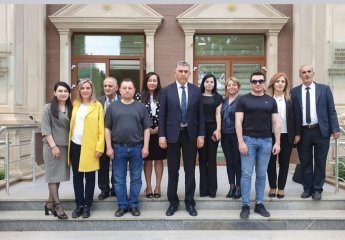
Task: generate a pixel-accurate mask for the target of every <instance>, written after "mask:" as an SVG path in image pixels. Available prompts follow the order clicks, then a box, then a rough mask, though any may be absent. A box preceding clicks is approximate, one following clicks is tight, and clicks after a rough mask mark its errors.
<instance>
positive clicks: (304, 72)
mask: <svg viewBox="0 0 345 240" xmlns="http://www.w3.org/2000/svg"><path fill="white" fill-rule="evenodd" d="M306 73H311V70H308V71H303V72H302V74H306Z"/></svg>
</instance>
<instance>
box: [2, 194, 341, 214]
mask: <svg viewBox="0 0 345 240" xmlns="http://www.w3.org/2000/svg"><path fill="white" fill-rule="evenodd" d="M195 201H196V207H197V209H200V210H201V209H202V210H212V209H214V210H238V209H240V208H241V206H242V203H241V200H240V199H238V200H234V199H228V198H225V197H217V198H215V199H210V198H196V199H195ZM61 202H62V203H63V206H64V208H65V209H66V210H73V209H74V208H75V203H74V200H73V199H61ZM139 204H140V205H139V206H140V209H143V210H160V209H161V210H166V209H167V208H168V206H169V202H168V200H167V199H166V198H161V199H147V198H141V199H140V203H139ZM44 205H45V199H31V200H30V199H24V200H23V199H2V200H0V211H18V210H19V211H35V210H41V209H43V207H44ZM180 206H181V207H184V202H183V201H180ZM265 206H266V207H267V208H268V209H272V210H313V209H322V210H345V201H344V199H342V198H337V199H334V198H327V197H323V199H322V200H321V201H314V200H312V199H311V198H309V199H301V198H284V199H277V198H274V199H267V200H266V201H265ZM92 208H93V209H94V210H114V209H115V208H117V201H116V198H114V197H109V198H107V199H105V200H103V201H100V200H98V199H95V200H94V202H93V206H92Z"/></svg>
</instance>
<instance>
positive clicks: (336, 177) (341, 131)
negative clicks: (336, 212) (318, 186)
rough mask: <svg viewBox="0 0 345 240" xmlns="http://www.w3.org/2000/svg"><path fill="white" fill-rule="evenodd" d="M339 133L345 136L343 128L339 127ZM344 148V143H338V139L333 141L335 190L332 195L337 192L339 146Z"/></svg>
mask: <svg viewBox="0 0 345 240" xmlns="http://www.w3.org/2000/svg"><path fill="white" fill-rule="evenodd" d="M340 133H341V134H342V135H345V130H344V128H342V127H340ZM340 145H341V146H345V142H343V141H342V142H339V140H338V139H335V166H334V180H335V184H334V185H335V189H334V193H337V192H339V146H340Z"/></svg>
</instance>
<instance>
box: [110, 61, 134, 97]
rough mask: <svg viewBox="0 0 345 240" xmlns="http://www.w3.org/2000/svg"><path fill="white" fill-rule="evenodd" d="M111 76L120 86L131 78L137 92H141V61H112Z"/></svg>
mask: <svg viewBox="0 0 345 240" xmlns="http://www.w3.org/2000/svg"><path fill="white" fill-rule="evenodd" d="M109 75H110V76H112V77H114V78H116V79H117V81H118V84H119V85H120V83H121V81H122V79H124V78H131V79H132V80H133V81H134V86H135V89H136V91H137V92H139V91H140V60H110V67H109Z"/></svg>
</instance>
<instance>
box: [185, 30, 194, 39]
mask: <svg viewBox="0 0 345 240" xmlns="http://www.w3.org/2000/svg"><path fill="white" fill-rule="evenodd" d="M194 34H195V29H185V30H184V35H185V36H186V37H187V36H194Z"/></svg>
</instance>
